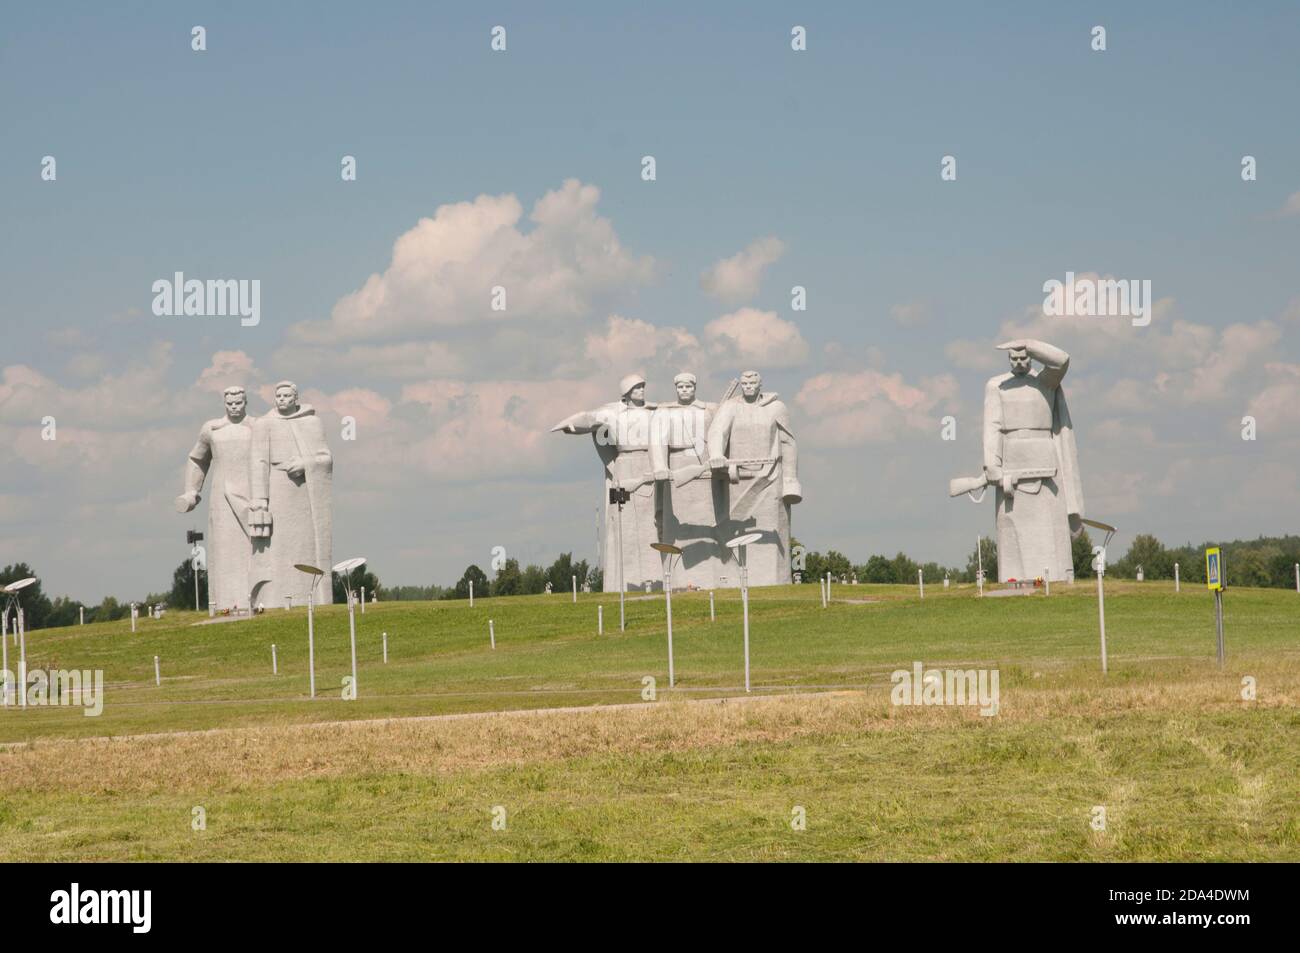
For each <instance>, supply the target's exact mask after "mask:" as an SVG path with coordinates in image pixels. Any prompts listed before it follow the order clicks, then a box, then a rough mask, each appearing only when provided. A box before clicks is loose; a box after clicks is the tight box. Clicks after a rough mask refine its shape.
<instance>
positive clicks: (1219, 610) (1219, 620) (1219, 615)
mask: <svg viewBox="0 0 1300 953" xmlns="http://www.w3.org/2000/svg"><path fill="white" fill-rule="evenodd" d="M1214 622H1215V628H1216V629H1217V630H1218V642H1219V668H1223V590H1222V589H1215V590H1214Z"/></svg>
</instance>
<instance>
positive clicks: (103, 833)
mask: <svg viewBox="0 0 1300 953" xmlns="http://www.w3.org/2000/svg"><path fill="white" fill-rule="evenodd" d="M834 598H835V599H836V600H837V601H835V602H834V603H833V604H832V605H831V606H830V608H828V609H825V610H823V609H822V608H821V606H820V600H819V594H818V590H817V588H816V587H815V586H802V587H781V588H772V589H763V590H757V589H756V590H754V591H753V592H752V594H751V619H752V633H751V647H752V648H751V651H752V666H753V672H752V678H753V685H754V692H753V695H754V696H755V697H754V698H752V699H746V700H743V701H740V700H737V699H736V697H735V696H738V695H743V688H742V685H743V668H742V654H741V625H740V601H739V595H738V593H736V592H734V591H726V592H723V591H719V592H718V593H717V620H716V621H713V622H711V621H710V619H709V603H708V596H707V594H703V593H694V594H678V595H675V596H674V599H673V610H674V611H673V615H674V623H675V625H674V633H675V649H676V675H677V686H676V689H674V690H671V691H670V690H669V689H668V684H667V683H668V674H667V646H666V638H665V626H664V604H663V598H662V596H661V595H660V596H655V597H651V598H645V599H631V598H630V599H629V601H628V602H627V620H628V628H627V631H626V632H625V633H622V634H620V633H619V632H618V600H617V598H611V597H610V596H608V595H594V594H593V595H580V596H579V598H578V603H577V605H574V604H572V602H571V597H570V596H569V595H568V594H564V595H559V594H557V595H553V596H532V597H520V598H511V599H496V600H493V599H481V600H477V601H476V604H475V607H474V608H473V609H470V608H469V606H468V604H467V603H466V602H463V601H462V602H438V603H384V604H380V605H377V606H370V607H368V609H367V612H366V614H365V615H364V616H360V615H358V617H357V620H358V632H357V654H358V671H359V675H358V683H359V685H358V687H359V696H360V697H359V698H358V700H356V701H345V700H343V699H342V697H341V694H342V679H343V677H344V676H345V675H347V674H348V672H349V670H350V661H349V648H348V626H347V613H346V610H345V609H344V608H343V607H339V606H336V607H331V608H328V609H325V610H321V611H319V612H318V613H317V617H316V677H317V693H318V697H317V698H316V699H315V700H314V701H313V700H311V699H309V698H308V678H307V638H306V613H305V610H294V611H292V612H285V611H283V610H281V611H272V612H270V613H268V614H267V615H265V616H262V617H259V618H257V619H253V620H243V621H237V622H228V623H221V624H212V625H192V624H191V623H193V622H195V621H196V620H197V619H198V618H199V617H198V616H196V615H194V614H193V613H189V614H187V613H168V614H167V616H166V618H165V619H164V620H162V621H154V620H150V619H142V620H141V621H140V623H139V631H138V632H137V633H135V634H132V633H131V632H130V625H129V623H126V622H119V623H112V624H105V625H87V626H84V627H73V628H68V629H54V630H45V631H39V632H33V633H31V634H30V636H29V638H28V639H27V661H28V666H29V668H61V669H68V668H80V669H102V670H103V671H104V673H105V679H106V682H107V686H106V695H105V703H104V709H103V713H102V715H101V716H99V717H95V718H88V717H85V716H84V715H83V713H82V711H81V710H80V709H79V708H74V707H29V708H27V709H26V710H16V709H12V708H11V709H8V710H4V711H0V742H2V743H5V744H4V747H3V748H0V832H3V833H5V834H16V835H18V837H17V839H16V840H12V841H11V843H16V844H20V845H21V856H22V859H95V860H110V859H111V860H119V859H128V860H129V859H182V860H218V859H251V860H290V859H292V860H338V859H479V858H482V859H614V860H633V859H711V858H715V859H880V860H884V859H900V860H918V859H960V860H999V859H1016V860H1024V859H1042V860H1067V859H1118V860H1164V859H1170V860H1172V859H1179V860H1197V859H1223V860H1229V859H1231V860H1281V859H1288V860H1295V859H1300V810H1298V809H1297V805H1298V804H1300V715H1298V714H1297V711H1296V707H1295V706H1296V700H1297V698H1298V697H1300V595H1297V594H1296V593H1294V592H1287V591H1284V590H1246V589H1242V590H1232V591H1230V592H1228V593H1227V594H1226V595H1225V619H1226V629H1227V649H1228V651H1227V665H1226V666H1225V668H1224V669H1223V670H1222V671H1221V670H1220V669H1219V667H1218V665H1217V664H1216V661H1215V652H1214V624H1213V601H1212V597H1211V596H1210V594H1209V593H1207V592H1206V591H1205V590H1204V589H1203V588H1200V589H1197V588H1195V587H1191V586H1187V587H1184V590H1183V592H1182V593H1180V594H1175V593H1174V592H1173V589H1172V586H1169V585H1165V584H1161V583H1146V584H1141V585H1137V584H1133V583H1125V582H1119V581H1110V582H1108V583H1107V599H1106V610H1107V611H1106V615H1107V636H1108V643H1109V651H1110V673H1109V675H1108V676H1106V677H1104V678H1103V676H1102V674H1101V672H1100V665H1099V658H1098V636H1097V605H1096V592H1095V586H1094V585H1093V584H1091V583H1087V584H1085V583H1080V584H1079V585H1077V586H1073V587H1070V586H1064V585H1061V586H1057V587H1054V589H1053V594H1052V595H1051V596H1050V597H1046V598H1045V597H1043V596H1041V595H1037V596H1032V597H1026V598H1000V599H994V598H986V599H982V600H981V599H977V598H976V597H975V593H974V590H973V588H972V587H965V588H962V589H958V590H953V591H948V592H945V591H943V590H942V589H939V588H934V587H931V588H927V593H926V598H925V599H924V600H923V601H922V600H919V599H918V598H917V596H916V592H915V589H914V588H911V587H892V586H854V587H851V586H837V587H836V590H835V593H834ZM866 600H870V601H866ZM597 605H603V606H604V607H605V613H604V614H605V634H604V635H603V636H598V635H597V634H596V607H597ZM489 619H492V620H494V623H495V630H496V646H497V647H496V649H495V650H492V649H490V648H489V644H488V620H489ZM385 631H386V632H387V633H388V647H389V661H388V664H386V665H385V664H383V662H382V658H381V654H382V649H381V633H382V632H385ZM273 642H274V643H275V644H276V645H277V648H278V657H279V674H278V675H272V673H271V644H272V643H273ZM9 652H10V656H9V663H10V668H11V669H16V665H17V656H16V649H15V648H14V647H13V646H12V645H11V646H10V647H9ZM155 655H157V656H159V658H160V660H161V669H162V676H163V680H162V685H161V687H158V686H156V685H155V684H154V668H153V659H154V656H155ZM915 661H922V662H924V663H925V665H926V666H927V667H951V668H958V667H960V668H989V669H996V670H997V671H998V672H999V675H1000V689H1001V708H1000V711H999V713H998V714H997V715H996V716H993V717H981V716H980V715H979V714H978V712H977V711H976V710H975V709H974V708H969V707H967V708H962V707H924V708H919V707H918V708H913V707H901V706H894V705H891V704H890V697H889V696H890V691H889V690H890V680H889V676H890V672H892V671H893V670H895V669H899V668H904V669H907V668H910V667H911V666H912V663H913V662H915ZM647 676H649V677H652V678H653V679H655V681H656V687H657V695H656V699H655V700H654V701H647V700H644V698H643V688H644V681H643V680H644V679H645V678H646V677H647ZM1244 676H1250V677H1251V678H1253V679H1254V681H1255V685H1256V690H1257V693H1258V694H1257V697H1256V698H1255V699H1254V700H1243V698H1242V682H1243V677H1244ZM727 698H730V699H731V700H728V701H721V699H727ZM595 705H602V706H609V705H615V706H621V707H612V708H611V707H600V708H591V709H590V710H577V711H574V710H571V709H574V708H581V707H586V706H595ZM513 709H518V710H521V711H518V712H515V713H513V714H502V712H507V711H508V710H513ZM525 709H527V710H536V709H557V710H556V711H552V712H549V713H537V712H535V711H522V710H525ZM463 713H483V714H482V715H476V716H474V717H466V718H451V719H448V718H427V717H418V716H431V715H449V714H463ZM494 713H495V714H494ZM347 722H355V724H349V723H347ZM208 729H218V730H216V731H211V732H208V733H196V732H206V731H207V730H208ZM108 739H112V740H108ZM1099 806H1100V807H1104V808H1105V809H1106V827H1105V829H1104V830H1097V829H1094V827H1093V825H1092V823H1091V822H1092V820H1093V818H1094V816H1095V811H1094V809H1095V808H1096V807H1099ZM195 808H202V810H203V812H204V814H205V819H206V829H204V830H194V829H193V825H192V823H191V821H192V817H193V815H194V809H195ZM496 808H500V810H497V811H496V812H495V814H494V809H496ZM800 811H802V814H803V816H805V817H806V825H805V827H804V829H802V830H800V829H796V827H797V826H798V825H792V819H794V818H796V817H797V816H799V814H800ZM502 817H504V819H505V821H504V828H505V829H504V830H499V829H494V826H493V821H494V818H495V819H496V821H497V825H496V826H497V827H500V826H501V818H502Z"/></svg>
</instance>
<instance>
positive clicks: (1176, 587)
mask: <svg viewBox="0 0 1300 953" xmlns="http://www.w3.org/2000/svg"><path fill="white" fill-rule="evenodd" d="M1182 591H1183V583H1182V580H1181V579H1179V578H1178V563H1174V592H1182ZM1296 591H1297V592H1300V589H1297V590H1296Z"/></svg>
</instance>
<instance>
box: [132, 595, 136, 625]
mask: <svg viewBox="0 0 1300 953" xmlns="http://www.w3.org/2000/svg"><path fill="white" fill-rule="evenodd" d="M135 613H136V609H135V603H134V602H133V603H131V631H132V632H134V631H135Z"/></svg>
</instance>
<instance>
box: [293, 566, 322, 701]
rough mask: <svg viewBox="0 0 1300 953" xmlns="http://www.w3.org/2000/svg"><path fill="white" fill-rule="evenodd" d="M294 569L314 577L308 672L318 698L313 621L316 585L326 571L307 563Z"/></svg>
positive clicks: (309, 607)
mask: <svg viewBox="0 0 1300 953" xmlns="http://www.w3.org/2000/svg"><path fill="white" fill-rule="evenodd" d="M293 568H294V569H296V570H298V571H299V572H305V573H306V574H307V575H309V576H311V577H312V580H311V588H310V589H308V590H307V671H308V673H309V678H310V685H311V697H312V698H315V697H316V634H315V628H314V621H313V610H314V609H315V605H316V585H317V584H318V583H319V582H320V577H321V576H323V575H325V570H324V569H317V568H316V567H315V566H311V565H308V564H307V563H294V567H293Z"/></svg>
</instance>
